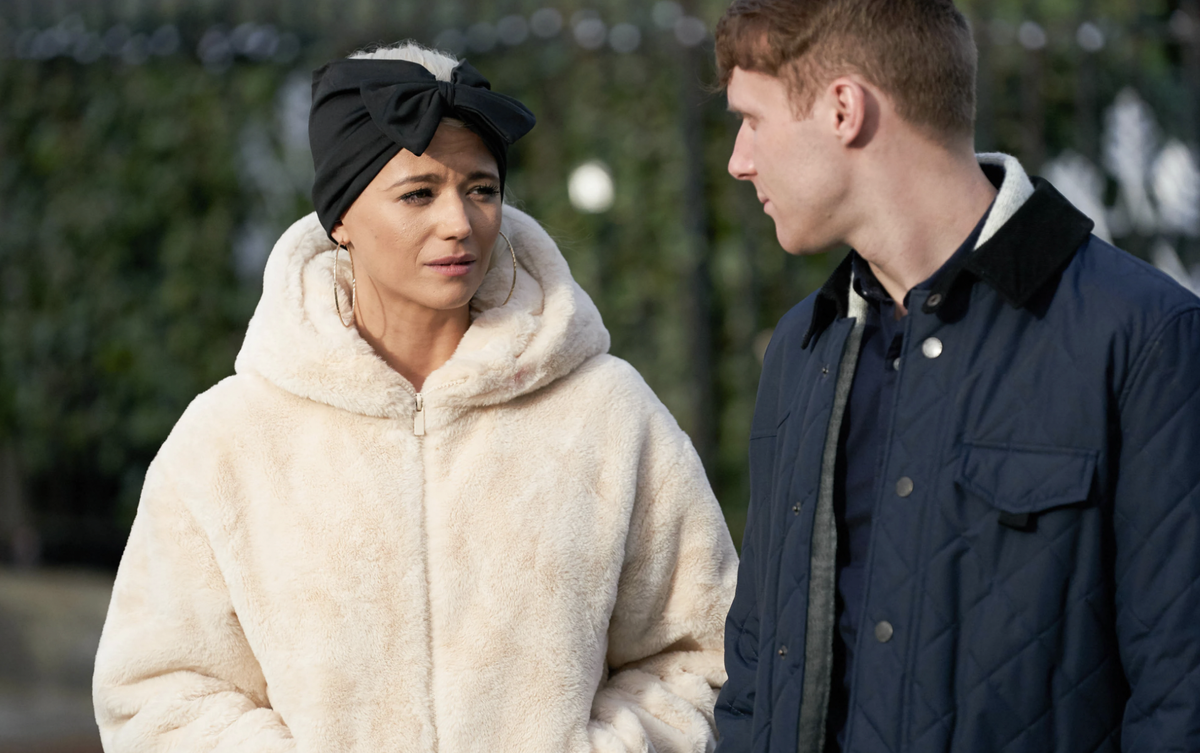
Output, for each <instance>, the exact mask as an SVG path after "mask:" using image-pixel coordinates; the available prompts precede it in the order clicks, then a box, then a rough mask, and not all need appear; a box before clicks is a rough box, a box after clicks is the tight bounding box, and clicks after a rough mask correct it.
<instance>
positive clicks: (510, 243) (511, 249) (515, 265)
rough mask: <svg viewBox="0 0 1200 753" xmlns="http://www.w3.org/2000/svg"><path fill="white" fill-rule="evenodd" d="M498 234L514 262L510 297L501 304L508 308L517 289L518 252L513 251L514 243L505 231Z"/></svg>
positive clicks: (509, 291) (509, 290) (509, 289)
mask: <svg viewBox="0 0 1200 753" xmlns="http://www.w3.org/2000/svg"><path fill="white" fill-rule="evenodd" d="M498 232H499V233H500V237H501V238H503V239H504V242H505V243H507V244H508V253H509V254H511V255H512V261H513V280H512V285H510V286H509V288H508V297H507V298H505V299H504V303H502V304H500V305H501V306H507V305H508V302H509V301H511V300H512V296H513V291H514V290H516V289H517V252H516V251H514V250H513V245H512V241H510V240H509V239H508V236H507V235H505V234H504V231H503V230H501V231H498Z"/></svg>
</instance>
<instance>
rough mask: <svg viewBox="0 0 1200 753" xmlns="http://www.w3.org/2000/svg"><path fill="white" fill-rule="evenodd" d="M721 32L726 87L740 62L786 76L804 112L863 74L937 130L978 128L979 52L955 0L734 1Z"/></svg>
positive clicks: (943, 134)
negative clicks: (841, 81) (837, 82)
mask: <svg viewBox="0 0 1200 753" xmlns="http://www.w3.org/2000/svg"><path fill="white" fill-rule="evenodd" d="M716 41H717V43H716V48H717V70H718V72H719V74H720V77H721V85H722V86H727V85H728V84H729V79H730V76H731V75H732V74H733V69H734V68H741V69H743V70H746V71H755V72H758V73H766V74H769V75H772V76H778V77H780V78H782V79H784V80H785V81H786V82H787V83H788V85H789V89H790V92H791V98H792V103H793V105H794V106H795V110H796V115H797V117H801V118H805V117H808V115H809V114H811V112H812V107H813V104H814V103H815V102H816V99H817V94H818V93H819V92H820V90H821V88H822V87H823V86H825V85H826V84H828V83H829V82H831V81H833V79H835V78H837V77H838V76H841V75H845V74H849V73H856V74H858V75H859V76H862V77H863V78H864V79H865V80H867V81H868V82H870V83H871V84H872V85H874V86H876V87H878V88H879V89H880V90H882V91H883V92H884V93H885V94H887V95H888V97H889V98H890V99H891V100H892V103H893V104H894V105H895V107H896V112H897V113H898V114H899V115H900V117H902V118H904V119H905V120H906V121H908V122H909V123H911V124H913V125H915V126H917V127H919V128H922V129H923V130H925V131H927V132H928V133H929V134H930V135H931V136H933V137H935V138H939V139H941V140H948V139H955V138H958V137H969V136H971V135H972V134H973V133H974V130H975V72H976V67H977V64H978V53H977V51H976V48H975V40H974V38H973V37H972V35H971V28H970V25H969V24H968V23H967V20H966V18H964V17H963V15H962V13H960V12H959V11H958V9H957V8H955V7H954V2H953V0H734V2H733V4H732V5H731V6H729V9H728V10H726V11H725V15H724V16H723V17H722V18H721V20H720V22H719V23H718V24H717V40H716Z"/></svg>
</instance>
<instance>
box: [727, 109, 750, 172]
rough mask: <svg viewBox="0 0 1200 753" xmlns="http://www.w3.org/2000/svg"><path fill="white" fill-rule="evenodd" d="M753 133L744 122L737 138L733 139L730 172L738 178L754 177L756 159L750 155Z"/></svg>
mask: <svg viewBox="0 0 1200 753" xmlns="http://www.w3.org/2000/svg"><path fill="white" fill-rule="evenodd" d="M752 139H753V135H752V134H751V133H750V129H749V128H747V127H746V124H745V123H744V122H743V123H742V126H741V127H740V128H738V132H737V138H736V139H734V141H733V154H730V155H729V165H728V170H729V174H730V175H732V176H733V177H735V178H737V179H738V180H750V178H752V177H754V160H753V159H752V158H751V156H750V145H751V141H752Z"/></svg>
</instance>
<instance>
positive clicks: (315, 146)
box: [308, 59, 535, 233]
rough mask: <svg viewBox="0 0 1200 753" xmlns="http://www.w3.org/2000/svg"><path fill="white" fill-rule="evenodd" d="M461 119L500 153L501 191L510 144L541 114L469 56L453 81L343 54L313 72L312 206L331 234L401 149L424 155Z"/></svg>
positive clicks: (400, 63)
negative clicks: (498, 87) (451, 121)
mask: <svg viewBox="0 0 1200 753" xmlns="http://www.w3.org/2000/svg"><path fill="white" fill-rule="evenodd" d="M448 117H449V118H457V119H458V120H461V121H463V122H464V123H466V125H467V127H468V128H470V129H471V130H472V131H474V132H475V133H476V134H478V136H479V137H480V138H481V139H482V140H483V143H484V145H485V146H486V147H487V149H488V151H489V152H491V154H492V156H493V157H495V159H496V167H497V169H498V170H499V172H500V186H501V189H502V190H503V186H504V179H505V175H506V173H507V170H508V147H509V146H510V145H511V144H512V143H513V142H515V141H516V140H517V139H519V138H521V137H522V136H524V135H525V134H526V133H528V132H529V130H530V129H531V128H533V126H534V123H535V120H534V117H533V113H531V112H530V111H529V110H528V109H527V108H526V107H525V106H524V105H522V104H521V103H520V102H518V101H517V100H515V99H513V98H512V97H508V96H505V95H503V94H498V93H496V92H493V91H491V85H490V84H489V83H488V80H487V79H486V78H484V77H483V76H482V75H481V74H480V73H479V71H477V70H475V69H474V68H473V67H472V66H471V65H470V64H469V63H466V62H463V63H459V64H458V66H456V67H455V69H454V72H453V73H452V74H451V76H450V81H439V80H437V79H436V78H435V77H434V75H433V74H432V73H430V72H429V71H428V70H427V69H426V68H425V67H424V66H422V65H419V64H417V63H411V62H408V61H405V60H363V59H351V60H338V61H335V62H333V63H330V64H328V65H326V66H325V67H323V68H321V69H319V70H317V71H316V72H315V73H314V74H313V105H312V111H311V113H310V114H309V125H308V136H309V143H310V145H311V147H312V154H313V166H314V167H315V169H316V176H315V179H314V181H313V193H312V197H313V205H314V206H315V207H316V209H317V216H318V217H319V218H320V220H321V225H322V226H324V228H325V231H326V232H327V233H332V232H333V227H334V225H336V224H337V223H338V222H339V221H340V220H341V218H342V216H343V215H344V214H345V213H346V210H347V209H349V208H350V205H351V204H353V203H354V200H355V199H357V198H358V196H359V194H361V193H362V192H363V190H364V189H365V188H366V187H367V185H368V184H370V182H371V181H372V180H373V179H374V178H375V176H376V175H378V174H379V171H380V170H382V169H383V166H384V165H386V164H387V163H388V161H389V160H390V159H391V158H392V157H394V156H396V154H397V153H398V152H399V151H400V150H401V149H407V150H408V151H410V152H412V153H413V154H415V155H417V156H418V157H419V156H421V155H422V154H424V153H425V150H426V149H427V148H428V147H429V142H431V141H432V140H433V136H434V133H436V132H437V129H438V125H439V124H440V123H441V121H442V118H448Z"/></svg>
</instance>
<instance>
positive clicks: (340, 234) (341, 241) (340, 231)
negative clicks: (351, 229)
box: [330, 222, 350, 248]
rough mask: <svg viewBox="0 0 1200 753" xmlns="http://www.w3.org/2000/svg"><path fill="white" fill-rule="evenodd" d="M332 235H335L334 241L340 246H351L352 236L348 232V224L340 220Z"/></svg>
mask: <svg viewBox="0 0 1200 753" xmlns="http://www.w3.org/2000/svg"><path fill="white" fill-rule="evenodd" d="M330 235H332V236H333V242H334V243H336V244H338V245H339V246H346V247H347V248H348V247H349V246H350V238H349V235H348V234H347V233H346V226H345V225H343V224H342V223H340V222H339V223H338V224H336V225H334V226H333V232H331V233H330Z"/></svg>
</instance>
